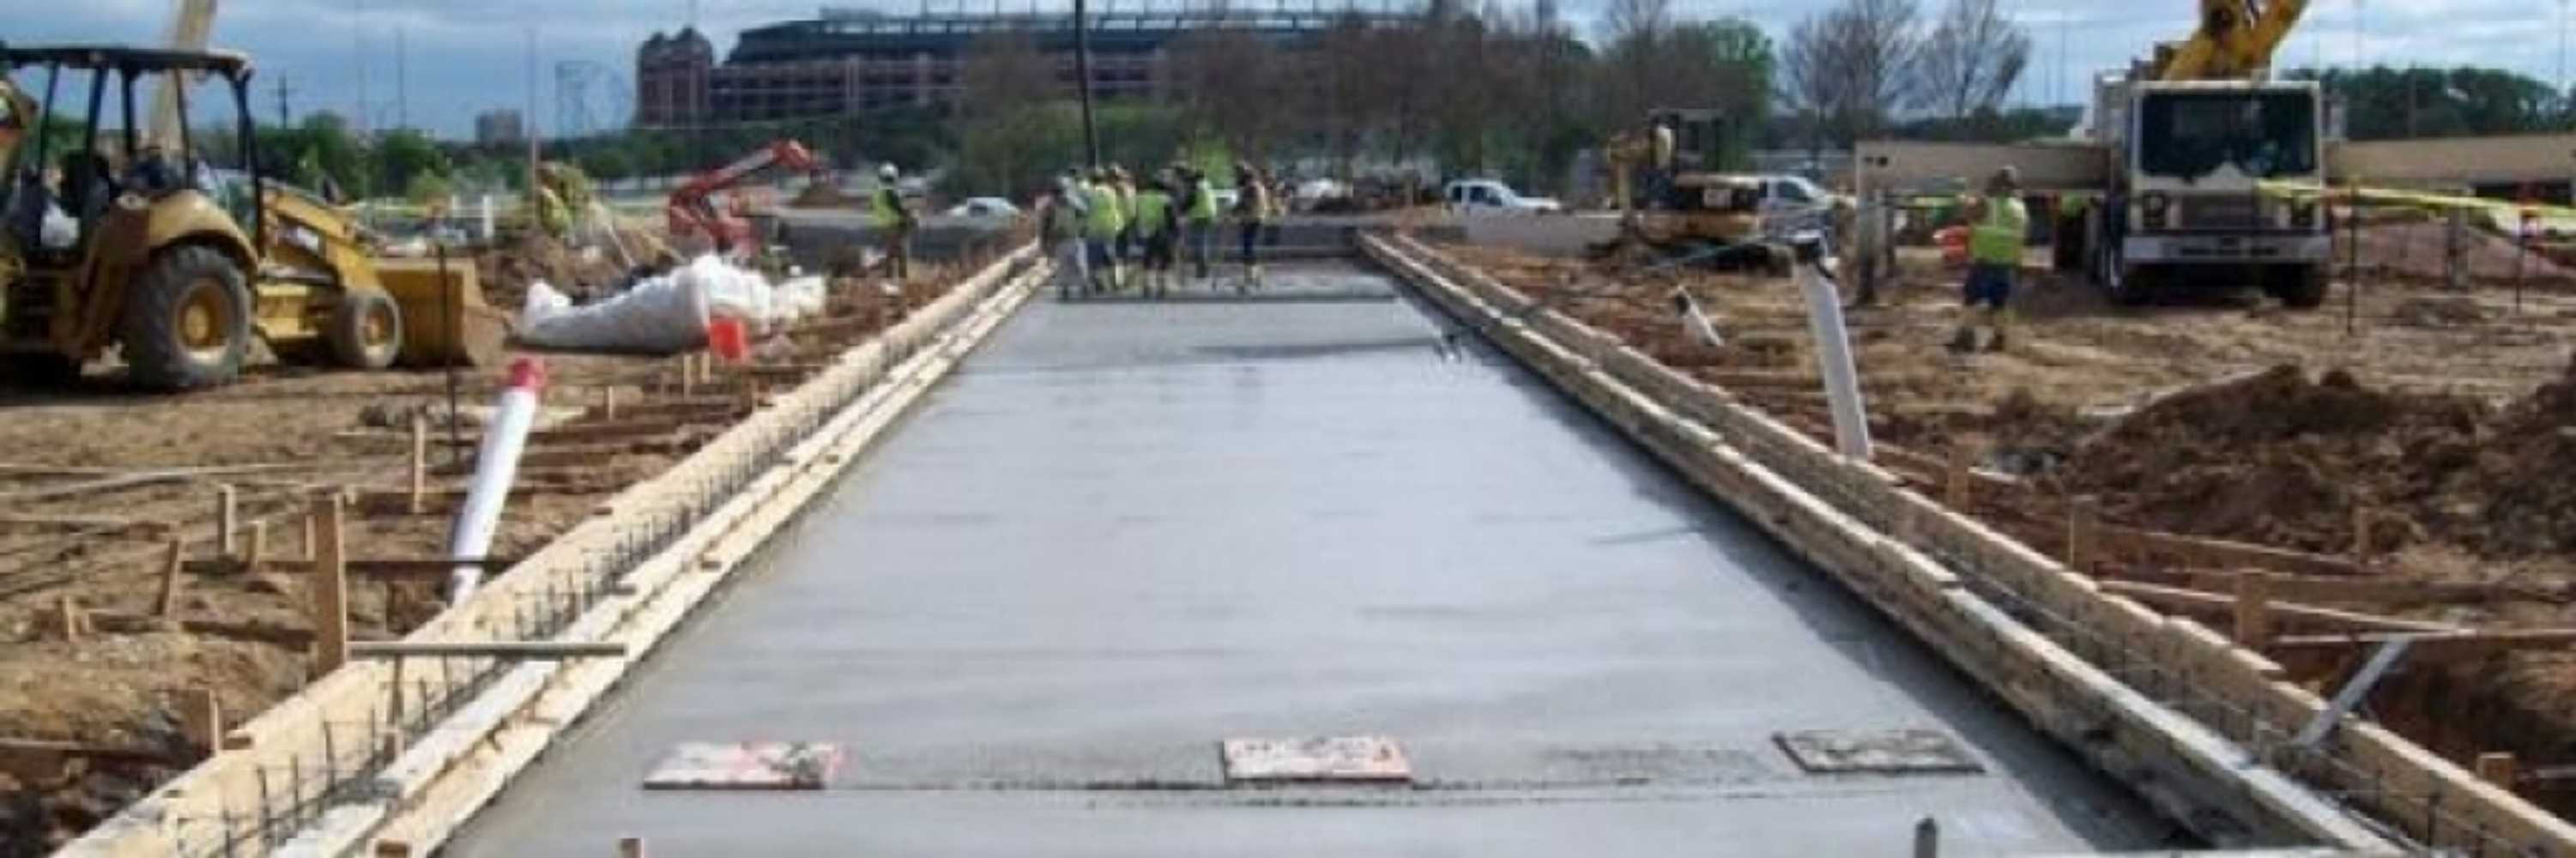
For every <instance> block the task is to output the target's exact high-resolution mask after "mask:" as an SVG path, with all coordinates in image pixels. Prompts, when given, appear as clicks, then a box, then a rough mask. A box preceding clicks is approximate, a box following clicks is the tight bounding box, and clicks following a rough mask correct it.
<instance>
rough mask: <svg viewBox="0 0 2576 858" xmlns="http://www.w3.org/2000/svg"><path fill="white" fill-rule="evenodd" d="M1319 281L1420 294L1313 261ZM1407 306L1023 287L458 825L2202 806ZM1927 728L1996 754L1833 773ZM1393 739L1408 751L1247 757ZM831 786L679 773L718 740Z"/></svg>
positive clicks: (770, 841) (1060, 834) (1791, 830)
mask: <svg viewBox="0 0 2576 858" xmlns="http://www.w3.org/2000/svg"><path fill="white" fill-rule="evenodd" d="M1272 281H1273V288H1274V289H1277V290H1279V291H1281V292H1284V293H1293V292H1298V291H1310V292H1319V293H1349V292H1352V291H1354V290H1364V289H1387V288H1391V287H1389V286H1388V284H1387V282H1386V281H1385V280H1383V279H1380V278H1378V277H1376V276H1375V275H1371V274H1365V273H1361V272H1357V271H1355V270H1353V269H1349V268H1346V267H1338V266H1314V267H1299V268H1284V267H1283V269H1282V270H1279V271H1277V272H1275V273H1274V276H1273V278H1272ZM1439 334H1440V331H1439V329H1438V328H1437V327H1436V326H1435V323H1434V322H1433V321H1432V320H1430V319H1428V318H1426V317H1424V316H1423V315H1422V314H1420V313H1419V312H1417V311H1416V310H1415V308H1414V306H1413V305H1412V304H1410V303H1406V302H1397V301H1387V300H1346V301H1314V300H1308V301H1201V302H1194V303H1188V304H1169V305H1162V304H1149V303H1135V302H1119V303H1108V302H1103V303H1095V304H1071V305H1065V304H1057V303H1054V302H1053V300H1052V299H1051V298H1049V299H1043V300H1042V302H1041V303H1038V304H1035V305H1033V306H1031V307H1030V308H1028V309H1027V310H1025V311H1024V312H1023V314H1022V315H1021V316H1020V317H1019V318H1017V319H1014V320H1012V321H1011V322H1010V323H1008V325H1007V326H1006V327H1005V328H1004V329H1003V330H1002V331H1000V332H998V333H997V335H996V337H995V339H994V340H993V341H991V342H990V343H988V344H987V345H986V347H985V350H984V351H982V352H980V353H978V354H977V355H975V356H974V357H973V358H972V359H970V360H969V361H968V362H967V363H966V365H965V366H964V367H963V369H962V371H961V373H960V374H959V375H958V376H956V377H955V378H953V379H952V380H951V381H950V382H949V384H948V386H947V387H946V388H944V389H942V390H940V391H938V392H937V393H935V394H934V397H933V399H932V401H931V402H929V403H927V404H926V405H925V408H924V410H923V412H922V413H921V414H920V415H919V416H918V417H917V418H916V422H914V423H913V424H912V425H909V426H906V427H904V428H903V429H902V430H901V431H900V432H899V433H898V434H896V435H895V436H894V437H892V438H891V439H890V440H889V441H888V442H887V444H886V446H884V447H883V448H881V449H880V450H878V451H877V452H876V453H874V454H872V455H871V456H869V457H868V458H867V459H865V460H863V461H862V462H860V463H859V464H857V465H856V466H854V467H853V469H852V473H851V474H849V475H848V476H847V477H846V478H845V479H844V482H843V483H842V484H841V485H840V486H839V487H838V488H836V489H835V490H834V495H833V497H832V498H831V499H830V500H828V501H826V502H824V503H822V504H820V505H819V506H818V507H817V508H816V509H815V510H814V511H813V512H812V513H811V514H810V515H808V516H807V517H806V518H805V519H804V520H803V521H801V522H799V523H798V524H797V525H795V526H793V527H791V528H790V529H788V530H786V531H783V532H782V533H781V534H780V536H779V538H778V539H777V540H776V541H775V542H773V544H772V548H771V549H770V556H769V557H768V558H767V559H766V560H765V561H764V562H762V563H760V564H757V566H756V568H753V569H750V570H747V571H746V572H744V573H742V574H744V575H745V576H746V577H745V578H744V579H743V580H741V581H737V582H735V583H736V586H735V587H733V588H732V589H731V590H729V591H728V592H727V593H726V594H725V595H724V596H722V597H721V598H720V600H719V601H717V602H716V603H714V604H712V605H710V606H709V607H708V608H707V609H706V610H705V611H704V613H703V614H702V615H701V616H700V617H698V618H697V619H696V620H695V621H694V623H693V625H692V626H690V627H688V628H686V629H684V630H683V631H682V632H681V633H680V634H679V635H677V636H675V637H674V638H673V639H672V640H671V641H670V642H669V644H668V645H667V646H666V647H665V649H664V651H663V652H662V653H661V654H660V655H659V656H658V657H657V659H656V660H655V661H654V662H652V663H650V664H648V665H646V666H645V667H644V668H643V669H642V670H640V671H639V672H638V673H637V675H636V676H635V677H633V678H632V679H631V680H630V682H629V685H628V686H627V687H626V688H624V689H622V690H621V692H620V693H619V694H618V696H616V697H615V698H613V699H611V700H609V701H607V702H605V703H604V704H603V709H602V710H601V711H600V713H599V714H598V715H597V716H596V717H594V718H593V719H592V720H591V721H589V722H588V723H585V724H583V725H581V726H580V727H578V728H577V729H576V730H574V731H573V732H572V733H570V734H568V737H567V739H566V740H565V744H564V745H562V746H559V747H558V748H556V749H555V750H554V751H553V752H552V753H551V754H550V756H549V757H548V758H546V759H545V760H542V761H541V762H540V763H539V764H538V765H537V766H536V767H534V768H533V769H532V770H531V771H530V772H529V774H528V775H527V776H525V777H524V778H523V779H522V780H521V781H520V782H519V783H517V784H515V785H514V787H513V788H512V789H511V790H509V791H507V792H506V793H504V794H503V796H502V798H501V800H500V801H499V802H498V803H497V804H496V805H495V806H494V807H493V808H491V809H490V810H488V811H487V812H486V813H485V814H484V815H483V816H482V817H481V818H479V819H478V820H476V821H475V822H474V823H473V824H471V825H470V826H469V827H468V828H467V830H466V831H464V832H463V833H462V834H461V835H460V838H459V839H458V841H456V843H455V844H453V846H452V848H451V850H450V854H457V855H582V854H608V852H609V851H610V849H611V845H612V844H613V843H614V841H615V839H616V838H617V837H619V836H621V835H640V836H643V837H644V838H646V840H647V842H648V844H649V846H650V848H651V850H652V853H653V854H655V855H662V856H669V855H715V854H760V855H856V854H868V855H922V854H937V855H993V856H1017V855H1122V856H1123V855H1300V856H1304V855H1346V854H1385V855H1475V856H1487V855H1524V854H1525V855H1569V854H1590V855H1721V854H1751V855H1766V854H1767V855H1863V854H1874V855H1897V854H1905V853H1906V850H1907V849H1908V847H1909V842H1910V837H1911V832H1912V830H1913V827H1914V825H1915V823H1916V821H1917V820H1918V819H1920V818H1922V817H1924V816H1927V815H1929V816H1934V817H1937V818H1938V819H1939V821H1940V823H1941V826H1942V830H1943V832H1944V835H1945V836H1944V849H1943V854H1944V855H1983V854H1999V853H2029V852H2070V851H2082V850H2088V849H2096V848H2106V849H2107V848H2144V847H2152V846H2159V845H2173V844H2170V843H2168V842H2166V841H2165V840H2164V838H2165V837H2167V836H2168V832H2169V831H2170V830H2171V829H2170V827H2169V826H2167V825H2165V824H2163V823H2162V822H2160V821H2157V820H2154V819H2152V818H2150V817H2149V816H2148V814H2147V813H2146V812H2145V811H2144V810H2143V809H2142V808H2141V807H2140V806H2139V805H2138V804H2136V803H2135V802H2134V800H2132V799H2131V798H2129V797H2128V796H2127V795H2126V794H2125V793H2123V792H2120V791H2119V790H2117V789H2116V788H2115V787H2113V786H2111V785H2110V784H2108V783H2107V782H2105V781H2104V780H2103V779H2101V778H2099V777H2098V776H2096V775H2094V774H2092V773H2091V772H2089V771H2088V770H2085V769H2083V768H2081V767H2080V766H2079V765H2078V764H2076V763H2075V762H2074V761H2073V760H2072V758H2070V757H2068V756H2067V755H2065V754H2064V753H2063V752H2061V751H2059V750H2058V749H2056V748H2055V747H2053V746H2050V745H2048V744H2047V743H2046V742H2045V740H2043V739H2041V738H2039V737H2037V736H2035V735H2034V734H2032V733H2031V732H2029V731H2028V730H2027V729H2026V728H2025V727H2023V726H2022V725H2021V724H2020V723H2019V722H2017V721H2016V720H2014V719H2012V718H2011V717H2010V716H2009V715H2007V714H2005V713H2003V712H2002V711H2001V710H2000V708H1999V706H1998V705H1997V704H1995V703H1994V702H1993V701H1991V700H1989V699H1987V698H1986V697H1984V696H1983V695H1982V694H1981V693H1980V692H1978V691H1976V690H1974V689H1973V688H1971V687H1970V686H1969V685H1968V684H1967V683H1966V681H1965V680H1964V679H1962V678H1961V677H1959V676H1957V675H1956V674H1953V673H1951V672H1949V671H1947V670H1946V669H1943V668H1942V667H1941V666H1939V665H1938V663H1937V662H1936V661H1934V660H1933V659H1932V658H1931V657H1930V656H1929V655H1928V654H1926V653H1923V652H1921V651H1919V650H1917V649H1916V648H1915V647H1914V646H1913V645H1912V642H1911V641H1910V640H1909V639H1906V638H1905V637H1903V635H1902V633H1901V632H1899V631H1897V630H1895V629H1894V628H1893V627H1891V626H1890V625H1889V624H1887V623H1886V622H1885V621H1883V620H1882V619H1880V618H1879V617H1877V616H1876V615H1874V614H1872V613H1870V612H1869V611H1868V610H1867V609H1866V608H1864V607H1862V606H1860V605H1859V604H1858V603H1856V602H1855V601H1854V600H1853V599H1852V598H1850V597H1848V596H1846V595H1844V594H1843V593H1841V592H1840V591H1839V590H1837V589H1836V588H1835V587H1834V586H1833V585H1832V584H1831V583H1829V582H1827V581H1826V580H1825V579H1823V578H1821V577H1818V576H1817V575H1815V574H1813V573H1812V572H1810V571H1807V570H1804V569H1802V568H1801V567H1800V566H1798V565H1797V564H1796V563H1795V562H1794V561H1791V560H1789V559H1788V558H1786V557H1785V556H1783V555H1782V554H1781V553H1780V551H1779V550H1778V549H1777V548H1776V547H1775V546H1773V545H1771V544H1770V543H1768V542H1767V541H1765V540H1764V539H1763V538H1761V537H1760V536H1758V535H1757V534H1756V533H1754V532H1753V531H1752V530H1751V529H1750V528H1749V527H1748V526H1747V525H1746V524H1745V523H1743V522H1741V521H1739V520H1737V519H1736V518H1735V517H1733V516H1732V515H1731V514H1730V513H1728V512H1726V511H1725V510H1723V509H1721V508H1718V507H1715V506H1713V505H1712V504H1710V503H1709V502H1707V501H1705V500H1703V499H1702V498H1701V497H1700V496H1698V495H1697V494H1696V493H1695V492H1693V491H1692V490H1691V489H1690V488H1689V487H1687V486H1685V485H1683V484H1681V483H1680V482H1678V481H1677V480H1675V479H1674V478H1673V477H1671V476H1670V475H1668V474H1667V473H1665V472H1664V471H1662V470H1660V469H1659V468H1657V467H1656V466H1654V465H1653V464H1652V463H1650V462H1649V461H1648V460H1647V459H1645V458H1644V457H1643V456H1642V455H1640V454H1639V452H1638V451H1637V450H1635V449H1633V448H1631V447H1630V446H1628V445H1627V444H1626V443H1625V442H1624V441H1622V440H1620V439H1619V438H1618V437H1617V436H1616V435H1615V433H1613V432H1611V431H1610V430H1608V429H1607V428H1606V427H1604V426H1602V425H1600V424H1598V423H1597V422H1595V421H1594V420H1593V419H1592V418H1591V417H1589V416H1588V415H1586V414H1584V413H1582V412H1581V411H1579V410H1578V409H1576V408H1575V407H1573V406H1571V405H1569V404H1567V403H1566V402H1565V401H1563V400H1560V399H1559V398H1558V397H1557V396H1555V395H1554V394H1553V393H1551V392H1549V391H1548V390H1547V389H1546V388H1545V387H1544V385H1543V384H1541V383H1540V382H1538V381H1537V380H1535V379H1533V378H1531V377H1529V376H1527V375H1525V374H1524V373H1523V372H1521V371H1520V370H1518V369H1517V368H1514V367H1511V366H1509V365H1508V363H1507V361H1505V360H1504V359H1502V358H1500V357H1497V356H1494V355H1492V354H1490V353H1488V352H1486V351H1484V350H1483V349H1482V347H1481V346H1478V345H1475V344H1473V343H1468V344H1465V345H1464V346H1463V347H1462V348H1460V349H1458V350H1456V351H1452V350H1451V349H1448V348H1445V347H1443V346H1442V345H1441V344H1442V342H1443V338H1442V337H1441V336H1440V335H1439ZM1895 728H1929V729H1934V730H1940V731H1944V732H1946V733H1948V734H1950V735H1952V736H1954V737H1956V738H1957V739H1959V740H1960V742H1962V743H1963V744H1964V745H1965V746H1966V747H1967V748H1968V749H1969V752H1970V753H1971V754H1972V755H1973V756H1974V757H1975V759H1976V760H1977V761H1978V762H1979V763H1981V764H1982V765H1983V766H1984V767H1985V769H1986V773H1984V774H1967V775H1961V774H1943V775H1838V776H1818V775H1808V774H1804V773H1802V772H1800V770H1799V769H1798V767H1797V766H1796V765H1794V764H1793V763H1792V762H1791V761H1790V760H1789V759H1788V758H1787V757H1785V756H1784V755H1783V754H1782V753H1781V751H1780V750H1779V749H1778V748H1777V747H1776V746H1775V745H1774V744H1773V742H1772V738H1771V737H1772V734H1774V733H1775V732H1779V731H1795V730H1817V729H1840V730H1875V729H1895ZM1325 735H1384V736H1388V737H1392V738H1394V739H1395V740H1397V741H1398V742H1401V743H1402V745H1403V750H1404V752H1405V754H1406V755H1407V756H1408V757H1409V758H1410V762H1411V764H1412V767H1413V772H1414V776H1415V777H1416V779H1417V783H1416V784H1415V785H1414V786H1412V787H1394V788H1390V787H1342V788H1331V787H1286V788H1258V789H1233V790H1229V789H1225V788H1224V786H1223V776H1222V773H1221V768H1220V764H1219V760H1218V754H1217V748H1218V744H1219V742H1220V741H1222V740H1224V739H1227V738H1235V737H1247V738H1293V737H1302V736H1325ZM737 740H783V741H800V740H801V741H824V742H838V743H841V744H842V745H843V746H844V747H845V748H846V749H847V750H848V753H849V758H848V762H847V764H846V765H844V766H843V767H842V768H841V769H840V772H839V774H838V775H837V776H836V777H835V778H834V782H833V784H832V785H831V788H829V789H827V790H824V791H821V792H815V793H798V794H738V793H674V792H654V793H647V792H645V791H643V790H642V789H641V779H642V777H643V776H644V774H645V772H646V770H647V769H648V768H649V767H650V766H651V765H652V764H653V762H654V761H655V760H656V759H658V758H659V757H660V756H662V755H663V754H664V753H665V752H667V751H668V750H669V749H670V748H672V747H673V746H675V745H677V744H679V743H682V742H689V741H737Z"/></svg>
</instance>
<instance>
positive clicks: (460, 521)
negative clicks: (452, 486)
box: [447, 357, 546, 605]
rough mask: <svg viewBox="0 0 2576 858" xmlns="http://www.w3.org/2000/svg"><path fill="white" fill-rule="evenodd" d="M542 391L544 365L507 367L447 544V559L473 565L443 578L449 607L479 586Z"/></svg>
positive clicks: (528, 362)
mask: <svg viewBox="0 0 2576 858" xmlns="http://www.w3.org/2000/svg"><path fill="white" fill-rule="evenodd" d="M545 387H546V367H545V364H542V363H539V362H537V359H535V358H524V357H523V358H520V359H518V360H515V361H512V362H511V363H510V386H509V387H507V388H505V389H503V390H502V391H501V402H500V404H499V407H498V408H497V409H495V410H494V412H493V415H492V422H491V423H489V424H487V425H485V426H484V427H483V444H482V446H481V447H480V448H477V449H476V450H475V453H474V482H473V483H472V484H471V485H468V486H467V487H466V489H465V506H464V508H463V509H461V510H459V511H458V512H457V513H456V529H455V530H454V531H453V532H452V533H451V534H450V535H449V537H448V541H447V556H448V559H451V560H472V561H476V562H473V563H461V564H459V565H458V566H457V567H456V569H455V571H453V572H451V573H449V575H448V586H447V603H448V604H450V605H453V604H457V603H460V602H463V601H465V597H467V596H471V595H474V588H475V587H476V586H478V585H480V584H482V583H483V565H482V563H481V561H482V560H483V559H484V558H487V557H489V556H491V552H492V534H493V532H495V531H497V530H499V529H500V527H501V507H502V505H504V504H506V503H508V502H509V500H510V483H511V482H512V481H513V480H515V479H517V478H518V473H519V452H520V451H521V450H524V449H526V448H527V446H528V430H529V429H530V428H531V427H533V426H535V425H536V422H537V401H538V397H539V395H540V394H542V393H543V392H544V391H545Z"/></svg>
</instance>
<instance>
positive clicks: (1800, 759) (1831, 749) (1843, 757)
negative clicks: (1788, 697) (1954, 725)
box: [1771, 728, 1986, 775]
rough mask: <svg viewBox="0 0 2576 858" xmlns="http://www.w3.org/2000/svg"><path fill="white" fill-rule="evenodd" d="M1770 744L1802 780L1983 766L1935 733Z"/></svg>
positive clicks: (1844, 733)
mask: <svg viewBox="0 0 2576 858" xmlns="http://www.w3.org/2000/svg"><path fill="white" fill-rule="evenodd" d="M1771 740H1772V741H1773V742H1777V743H1779V745H1780V750H1781V751H1782V752H1783V753H1786V754H1788V755H1789V759H1790V760H1791V761H1793V762H1796V763H1797V764H1798V768H1801V769H1805V770H1806V771H1807V773H1808V774H1817V775H1825V774H1837V775H1838V774H1881V775H1916V774H1979V773H1983V772H1984V771H1985V770H1986V767H1985V764H1983V763H1979V762H1977V758H1976V757H1974V756H1971V755H1969V754H1968V749H1966V748H1963V747H1960V745H1959V742H1958V740H1956V739H1952V738H1950V735H1949V734H1947V733H1943V732H1941V731H1939V730H1928V729H1920V728H1905V729H1896V730H1797V731H1791V732H1785V733H1775V734H1772V737H1771Z"/></svg>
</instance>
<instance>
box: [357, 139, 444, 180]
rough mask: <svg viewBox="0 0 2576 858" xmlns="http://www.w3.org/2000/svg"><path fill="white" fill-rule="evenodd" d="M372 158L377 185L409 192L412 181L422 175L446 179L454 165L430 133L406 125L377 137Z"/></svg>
mask: <svg viewBox="0 0 2576 858" xmlns="http://www.w3.org/2000/svg"><path fill="white" fill-rule="evenodd" d="M370 154H371V155H372V156H373V157H372V158H371V159H370V160H372V161H373V162H374V164H375V173H374V178H375V182H374V183H373V184H372V187H374V188H383V189H388V190H390V189H395V188H401V189H405V190H406V191H408V190H409V189H410V188H411V187H412V181H413V180H414V179H417V178H420V177H421V176H431V177H435V178H438V179H442V180H443V179H445V178H446V177H447V174H448V173H449V172H450V171H452V170H453V169H454V168H453V167H452V166H451V165H450V164H449V163H448V160H447V152H446V151H445V150H443V149H440V148H439V145H438V142H437V141H435V140H431V139H430V137H429V135H428V134H425V133H422V132H420V131H418V130H415V129H410V128H403V129H397V130H394V131H389V132H386V133H384V134H382V135H379V136H377V138H376V145H375V146H374V151H373V152H371V153H370Z"/></svg>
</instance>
